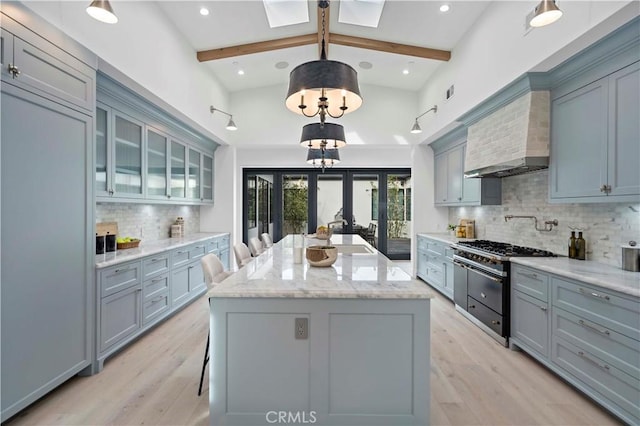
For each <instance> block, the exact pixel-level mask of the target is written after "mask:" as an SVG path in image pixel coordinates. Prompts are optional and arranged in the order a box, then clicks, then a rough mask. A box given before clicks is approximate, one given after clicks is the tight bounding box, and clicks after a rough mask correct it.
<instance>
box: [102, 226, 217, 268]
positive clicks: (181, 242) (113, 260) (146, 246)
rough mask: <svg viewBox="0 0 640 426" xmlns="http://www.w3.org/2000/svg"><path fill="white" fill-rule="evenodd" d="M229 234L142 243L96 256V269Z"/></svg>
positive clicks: (190, 236)
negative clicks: (135, 246) (134, 246)
mask: <svg viewBox="0 0 640 426" xmlns="http://www.w3.org/2000/svg"><path fill="white" fill-rule="evenodd" d="M225 234H228V232H199V233H197V234H191V235H187V236H184V237H182V238H167V239H165V240H155V241H148V242H147V241H144V240H143V241H141V242H140V245H139V246H138V247H137V248H132V249H125V250H116V251H112V252H109V253H105V254H96V268H97V269H100V268H106V267H107V266H112V265H117V264H119V263H122V262H128V261H130V260H136V259H140V258H142V257H145V256H151V255H153V254H157V253H162V252H163V251H167V250H172V249H174V248H178V247H183V246H186V245H188V244H192V243H197V242H198V241H203V240H207V239H209V238H213V237H217V236H220V235H225Z"/></svg>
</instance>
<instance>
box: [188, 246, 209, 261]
mask: <svg viewBox="0 0 640 426" xmlns="http://www.w3.org/2000/svg"><path fill="white" fill-rule="evenodd" d="M205 254H206V244H205V243H204V242H202V243H199V244H196V245H193V246H190V247H189V260H195V259H199V258H201V257H202V256H204V255H205Z"/></svg>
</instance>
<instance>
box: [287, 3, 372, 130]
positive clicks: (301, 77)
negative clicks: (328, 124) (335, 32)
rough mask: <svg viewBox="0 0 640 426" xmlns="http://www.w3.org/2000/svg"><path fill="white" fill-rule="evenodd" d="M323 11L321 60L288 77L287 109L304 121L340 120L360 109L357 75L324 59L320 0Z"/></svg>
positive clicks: (344, 66)
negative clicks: (316, 118)
mask: <svg viewBox="0 0 640 426" xmlns="http://www.w3.org/2000/svg"><path fill="white" fill-rule="evenodd" d="M318 7H319V8H320V9H321V11H322V44H321V53H320V60H318V61H311V62H306V63H304V64H301V65H298V66H297V67H295V68H294V69H293V70H292V71H291V74H290V75H289V90H288V92H287V99H286V102H285V103H286V105H287V108H288V109H289V110H291V111H293V112H295V113H297V114H302V115H304V116H305V117H315V116H316V115H319V116H320V122H321V123H324V122H325V119H326V116H327V115H328V116H329V117H332V118H340V117H342V116H343V115H344V114H346V113H348V112H352V111H355V110H356V109H358V108H360V106H361V105H362V97H361V96H360V88H359V87H358V73H357V72H356V70H354V69H353V68H352V67H351V66H349V65H347V64H344V63H342V62H338V61H330V60H328V59H327V54H326V50H325V31H326V16H325V9H326V8H327V7H329V1H328V0H319V1H318Z"/></svg>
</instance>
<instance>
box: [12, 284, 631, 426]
mask: <svg viewBox="0 0 640 426" xmlns="http://www.w3.org/2000/svg"><path fill="white" fill-rule="evenodd" d="M434 293H435V291H434ZM431 319H432V323H431V393H432V397H431V411H432V414H431V423H432V424H434V425H614V424H619V422H618V421H617V420H616V419H615V418H614V417H612V416H610V415H609V414H608V413H606V412H605V411H604V410H603V409H601V408H600V407H599V406H597V405H596V404H595V403H593V402H591V400H589V399H588V398H587V397H585V396H582V394H580V393H579V392H578V391H576V390H574V389H573V388H572V387H571V386H570V385H568V384H566V383H565V382H563V381H562V380H561V379H559V378H558V377H557V376H555V375H554V374H552V373H551V372H549V371H548V370H547V369H546V368H544V367H542V366H541V365H540V364H538V363H537V362H536V361H534V360H533V359H531V358H530V357H528V356H527V355H525V354H524V353H522V352H514V351H511V350H509V349H506V348H504V347H502V346H501V345H499V344H498V343H496V342H495V341H494V340H493V339H491V338H490V337H489V336H487V335H486V334H485V333H483V332H482V331H480V329H478V328H477V327H476V326H474V325H473V324H472V323H471V322H469V321H468V320H466V319H465V318H464V317H462V316H461V315H460V314H459V313H457V312H455V309H454V307H453V304H452V303H451V302H450V301H448V300H446V299H445V298H444V297H442V296H441V295H439V294H438V295H437V296H436V298H435V299H433V300H432V311H431ZM207 321H208V304H207V301H206V299H204V298H203V299H202V300H198V301H196V302H195V303H193V304H192V305H191V306H189V307H187V308H186V309H184V310H183V311H181V312H179V313H178V314H177V315H175V316H174V317H172V318H171V319H169V320H168V321H166V322H164V323H163V324H161V325H159V326H158V327H156V328H155V329H153V330H151V331H150V332H149V333H147V334H146V335H145V336H143V337H142V338H140V339H139V340H137V341H136V342H135V343H133V344H132V345H130V346H129V347H128V348H126V349H124V350H123V351H122V352H120V353H119V354H117V355H115V356H114V357H112V358H111V359H109V360H107V362H106V363H105V367H104V370H103V371H102V373H100V374H97V375H95V376H91V377H75V378H73V379H71V380H69V381H68V382H67V383H65V384H64V385H63V386H61V387H59V388H58V389H57V390H55V391H54V392H52V393H50V394H49V395H48V396H46V397H44V398H43V399H41V400H40V401H38V402H37V403H35V404H33V405H32V406H31V407H29V408H28V409H26V410H24V411H23V412H22V413H20V414H18V415H17V416H15V417H14V418H12V419H11V420H10V421H9V422H7V423H6V424H7V425H11V426H18V425H143V424H145V425H206V424H208V423H209V405H208V402H209V401H208V396H207V393H206V392H207V389H208V386H207V385H206V384H205V390H204V393H203V395H202V396H201V397H198V396H197V390H198V381H199V378H200V368H201V366H202V364H201V363H202V356H203V351H204V344H205V342H206V338H207ZM205 383H206V382H205Z"/></svg>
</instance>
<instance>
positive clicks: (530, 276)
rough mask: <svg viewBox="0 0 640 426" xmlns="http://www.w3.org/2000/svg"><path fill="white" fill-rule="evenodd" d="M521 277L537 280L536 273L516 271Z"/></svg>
mask: <svg viewBox="0 0 640 426" xmlns="http://www.w3.org/2000/svg"><path fill="white" fill-rule="evenodd" d="M518 273H519V274H520V275H522V276H523V277H527V278H531V279H532V280H538V274H527V273H525V272H518Z"/></svg>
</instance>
